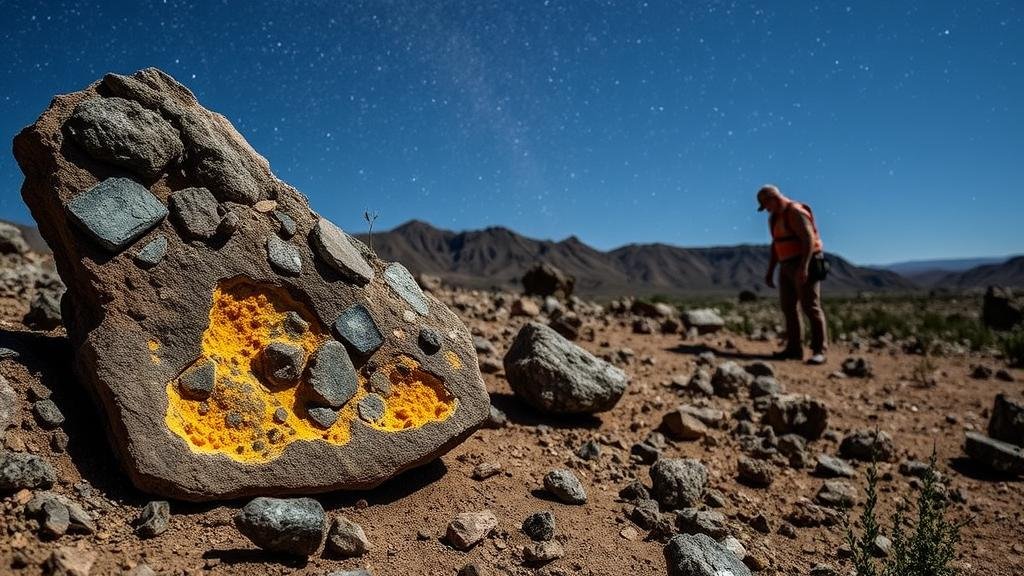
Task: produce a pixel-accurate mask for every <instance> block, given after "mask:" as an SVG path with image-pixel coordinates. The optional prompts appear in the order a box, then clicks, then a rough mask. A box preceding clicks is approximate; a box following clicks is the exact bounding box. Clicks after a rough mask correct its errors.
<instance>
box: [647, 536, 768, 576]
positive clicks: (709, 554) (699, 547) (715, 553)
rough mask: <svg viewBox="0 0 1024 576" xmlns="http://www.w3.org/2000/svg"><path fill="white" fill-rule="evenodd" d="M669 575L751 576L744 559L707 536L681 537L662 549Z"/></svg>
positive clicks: (673, 539)
mask: <svg viewBox="0 0 1024 576" xmlns="http://www.w3.org/2000/svg"><path fill="white" fill-rule="evenodd" d="M665 562H666V563H667V564H668V573H669V576H752V574H751V572H750V569H749V568H747V566H746V564H744V563H743V560H742V559H740V558H737V557H736V555H735V554H733V553H732V551H730V550H729V549H728V548H726V547H725V546H723V545H722V544H719V543H718V542H715V541H714V540H713V539H711V537H710V536H708V535H707V534H680V535H678V536H676V537H674V538H672V539H671V540H669V542H668V545H667V546H665Z"/></svg>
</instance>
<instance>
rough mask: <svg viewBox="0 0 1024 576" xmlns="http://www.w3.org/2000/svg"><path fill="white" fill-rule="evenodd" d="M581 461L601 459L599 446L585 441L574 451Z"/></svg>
mask: <svg viewBox="0 0 1024 576" xmlns="http://www.w3.org/2000/svg"><path fill="white" fill-rule="evenodd" d="M576 455H577V456H579V457H580V459H581V460H597V459H598V458H600V457H601V445H600V444H598V443H597V442H596V441H594V440H587V441H586V442H584V443H583V444H581V445H580V447H579V448H577V449H576Z"/></svg>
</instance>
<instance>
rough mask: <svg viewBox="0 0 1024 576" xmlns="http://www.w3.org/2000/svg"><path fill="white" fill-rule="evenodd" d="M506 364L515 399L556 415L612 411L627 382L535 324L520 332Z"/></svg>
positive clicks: (611, 368) (618, 371) (622, 374)
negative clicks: (518, 398) (520, 399)
mask: <svg viewBox="0 0 1024 576" xmlns="http://www.w3.org/2000/svg"><path fill="white" fill-rule="evenodd" d="M504 365H505V377H506V378H507V379H508V383H509V386H511V387H512V391H513V392H515V394H516V395H517V396H519V397H520V398H522V399H523V400H525V401H526V402H527V403H529V404H530V405H532V406H534V407H535V408H538V409H540V410H543V411H545V412H552V413H558V414H580V413H593V412H604V411H606V410H611V409H612V407H613V406H615V404H616V403H617V402H618V401H619V398H621V397H622V393H623V392H625V390H626V384H628V382H629V378H628V377H627V376H626V373H625V372H623V371H622V370H621V369H619V368H616V367H615V366H612V365H611V364H609V363H608V362H605V361H604V360H601V359H600V358H598V357H596V356H594V355H593V354H591V353H590V352H587V351H586V350H584V349H583V348H580V347H579V346H577V345H575V344H573V343H572V342H570V341H568V340H566V339H565V338H564V337H563V336H562V335H561V334H559V333H558V332H555V331H554V330H552V329H551V328H549V327H547V326H545V325H543V324H538V323H536V322H530V323H528V324H526V325H524V326H523V327H522V328H521V329H520V330H519V334H517V335H516V337H515V340H513V342H512V346H511V347H510V348H509V350H508V353H506V354H505V360H504Z"/></svg>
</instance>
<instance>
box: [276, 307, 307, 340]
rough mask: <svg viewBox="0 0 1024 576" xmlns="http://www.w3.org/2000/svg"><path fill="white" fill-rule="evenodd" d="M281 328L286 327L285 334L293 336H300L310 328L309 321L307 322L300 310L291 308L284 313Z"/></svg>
mask: <svg viewBox="0 0 1024 576" xmlns="http://www.w3.org/2000/svg"><path fill="white" fill-rule="evenodd" d="M281 328H283V329H284V333H285V334H287V335H289V336H291V337H293V338H300V337H302V335H303V334H305V333H306V330H309V322H306V321H305V320H304V319H303V318H302V316H301V315H300V314H299V313H298V312H295V311H292V310H289V311H288V312H285V314H284V321H283V322H281Z"/></svg>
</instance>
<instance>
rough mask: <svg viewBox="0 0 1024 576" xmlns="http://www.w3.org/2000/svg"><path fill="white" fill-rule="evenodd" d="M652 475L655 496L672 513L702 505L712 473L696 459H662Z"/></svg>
mask: <svg viewBox="0 0 1024 576" xmlns="http://www.w3.org/2000/svg"><path fill="white" fill-rule="evenodd" d="M650 474H651V495H652V496H654V499H655V500H657V501H658V503H660V504H661V505H662V506H663V507H664V508H665V509H668V510H674V509H676V508H693V507H694V506H697V505H699V504H700V502H701V500H702V499H703V498H704V492H705V490H707V484H708V471H707V469H706V468H705V467H704V465H703V464H701V463H700V461H699V460H695V459H693V458H662V459H661V460H658V461H657V462H655V463H654V465H653V466H651V470H650Z"/></svg>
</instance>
